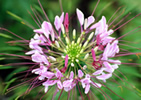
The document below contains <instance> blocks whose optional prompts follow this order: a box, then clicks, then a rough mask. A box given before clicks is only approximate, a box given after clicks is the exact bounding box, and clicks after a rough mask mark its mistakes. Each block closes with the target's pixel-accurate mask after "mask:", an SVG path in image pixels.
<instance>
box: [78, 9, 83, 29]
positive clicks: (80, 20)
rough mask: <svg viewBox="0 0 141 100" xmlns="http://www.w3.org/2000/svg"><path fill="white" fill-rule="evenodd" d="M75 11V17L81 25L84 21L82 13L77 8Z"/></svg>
mask: <svg viewBox="0 0 141 100" xmlns="http://www.w3.org/2000/svg"><path fill="white" fill-rule="evenodd" d="M76 13H77V17H78V20H79V22H80V25H81V26H82V25H83V23H84V14H83V13H82V12H81V11H80V10H79V9H78V8H77V9H76Z"/></svg>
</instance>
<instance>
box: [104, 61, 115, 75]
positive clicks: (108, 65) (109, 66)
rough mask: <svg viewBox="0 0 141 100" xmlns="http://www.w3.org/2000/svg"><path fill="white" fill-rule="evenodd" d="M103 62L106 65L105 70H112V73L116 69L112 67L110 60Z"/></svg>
mask: <svg viewBox="0 0 141 100" xmlns="http://www.w3.org/2000/svg"><path fill="white" fill-rule="evenodd" d="M103 64H104V66H105V67H106V69H105V71H107V72H110V73H112V72H113V71H114V69H113V68H112V66H111V65H110V64H109V63H108V62H104V63H103Z"/></svg>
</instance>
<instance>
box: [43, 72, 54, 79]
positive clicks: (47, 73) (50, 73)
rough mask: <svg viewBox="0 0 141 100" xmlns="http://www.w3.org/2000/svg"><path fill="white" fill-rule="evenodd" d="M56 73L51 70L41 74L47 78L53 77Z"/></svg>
mask: <svg viewBox="0 0 141 100" xmlns="http://www.w3.org/2000/svg"><path fill="white" fill-rule="evenodd" d="M54 75H55V74H54V73H52V72H49V71H48V72H45V73H43V74H41V76H44V77H46V78H52V77H53V76H54Z"/></svg>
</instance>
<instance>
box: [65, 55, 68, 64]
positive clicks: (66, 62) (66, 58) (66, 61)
mask: <svg viewBox="0 0 141 100" xmlns="http://www.w3.org/2000/svg"><path fill="white" fill-rule="evenodd" d="M67 66H68V55H66V57H65V67H67Z"/></svg>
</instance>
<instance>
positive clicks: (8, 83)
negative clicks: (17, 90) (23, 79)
mask: <svg viewBox="0 0 141 100" xmlns="http://www.w3.org/2000/svg"><path fill="white" fill-rule="evenodd" d="M16 79H17V78H13V79H11V80H10V81H9V82H6V84H7V85H6V86H5V88H4V90H3V93H5V92H6V90H7V89H8V87H9V86H10V84H11V83H13V82H14V81H15V80H16Z"/></svg>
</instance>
